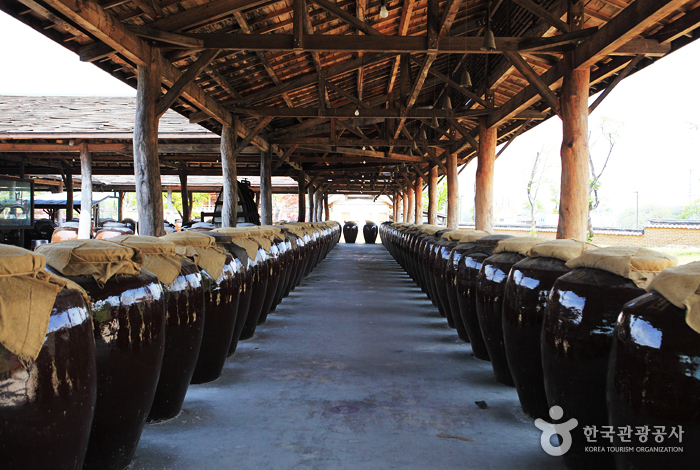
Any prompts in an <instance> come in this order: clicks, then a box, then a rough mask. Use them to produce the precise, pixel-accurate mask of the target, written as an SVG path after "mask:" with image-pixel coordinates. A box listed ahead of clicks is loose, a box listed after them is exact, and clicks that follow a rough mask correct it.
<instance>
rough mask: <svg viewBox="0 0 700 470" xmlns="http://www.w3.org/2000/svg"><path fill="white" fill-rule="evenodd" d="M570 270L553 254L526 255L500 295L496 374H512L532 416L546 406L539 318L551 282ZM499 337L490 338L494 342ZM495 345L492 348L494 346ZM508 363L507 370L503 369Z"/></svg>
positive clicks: (545, 414)
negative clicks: (499, 358)
mask: <svg viewBox="0 0 700 470" xmlns="http://www.w3.org/2000/svg"><path fill="white" fill-rule="evenodd" d="M569 271H571V269H569V268H568V267H567V266H566V261H564V260H560V259H556V258H549V257H544V258H525V259H524V260H522V261H518V262H517V263H515V264H514V265H513V267H512V268H511V270H510V275H509V276H508V281H507V282H506V288H505V293H504V295H503V315H502V332H501V342H500V344H498V345H497V346H498V349H497V350H498V354H499V355H500V357H502V358H503V359H506V357H507V361H503V362H504V363H502V364H501V370H500V371H499V370H497V369H496V368H495V367H494V372H496V376H497V377H498V376H499V372H500V376H501V377H502V378H504V377H507V375H506V374H508V372H509V375H511V376H512V378H513V382H515V388H516V389H517V391H518V398H519V399H520V405H521V406H522V407H523V411H525V413H527V414H528V415H530V416H532V417H533V418H542V419H547V417H548V416H549V411H548V410H549V406H548V405H547V395H546V394H545V391H544V376H543V374H542V356H541V354H540V350H541V347H540V334H541V333H542V318H543V317H544V310H545V306H546V305H547V299H548V298H549V292H550V291H551V289H552V286H553V285H554V282H555V281H556V280H557V278H559V276H562V275H564V274H566V273H568V272H569ZM497 339H498V338H492V340H493V341H492V344H493V345H496V344H497ZM494 349H495V348H494ZM503 367H508V368H509V369H508V371H504V370H502V369H503ZM511 383H512V382H511Z"/></svg>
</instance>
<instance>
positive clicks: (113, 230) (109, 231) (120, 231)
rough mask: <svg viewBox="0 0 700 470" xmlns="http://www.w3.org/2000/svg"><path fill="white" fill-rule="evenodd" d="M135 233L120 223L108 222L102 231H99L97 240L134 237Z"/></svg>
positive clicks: (96, 236)
mask: <svg viewBox="0 0 700 470" xmlns="http://www.w3.org/2000/svg"><path fill="white" fill-rule="evenodd" d="M133 234H134V231H133V230H131V229H130V228H129V227H127V226H126V225H125V224H122V223H120V222H106V223H105V224H104V225H103V226H102V228H101V229H99V230H98V231H97V234H96V235H95V238H96V239H98V240H106V239H108V238H113V237H118V236H120V235H133Z"/></svg>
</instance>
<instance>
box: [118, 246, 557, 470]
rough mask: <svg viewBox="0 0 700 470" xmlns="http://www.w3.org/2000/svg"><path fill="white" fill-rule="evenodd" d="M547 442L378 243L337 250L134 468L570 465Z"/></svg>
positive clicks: (198, 390)
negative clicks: (544, 443) (549, 449)
mask: <svg viewBox="0 0 700 470" xmlns="http://www.w3.org/2000/svg"><path fill="white" fill-rule="evenodd" d="M481 401H484V402H486V404H487V407H486V408H485V409H482V408H480V407H478V406H477V405H476V404H475V402H481ZM539 441H540V431H539V430H538V429H537V428H535V426H534V425H533V423H532V420H530V419H529V418H527V417H526V416H525V415H523V414H522V412H521V411H520V409H519V405H518V400H517V395H516V393H515V389H512V388H508V387H505V386H502V385H499V384H497V383H496V382H495V381H494V380H493V372H492V370H491V366H490V364H489V363H487V362H483V361H479V360H477V359H474V358H473V357H472V356H471V348H470V346H469V345H468V344H465V343H462V342H459V341H458V339H457V334H456V332H455V331H454V330H452V329H450V328H448V326H447V322H446V321H445V320H444V319H443V318H441V317H440V316H439V314H438V313H437V309H436V308H434V307H433V306H432V304H431V303H430V301H429V300H427V297H426V296H425V294H423V293H422V292H421V291H420V289H419V288H418V287H416V285H415V284H414V283H413V282H412V281H411V279H410V278H409V277H408V276H407V275H406V273H405V272H404V271H403V270H402V269H401V268H400V267H399V265H398V264H397V263H396V262H395V261H394V260H393V259H392V258H391V256H390V255H389V253H388V252H387V251H386V249H385V248H384V247H383V246H382V245H381V244H377V245H346V244H339V245H337V246H336V247H335V248H334V249H333V251H331V253H330V254H329V255H328V257H327V258H326V259H325V260H324V261H322V262H321V263H320V264H319V265H318V266H317V267H316V269H315V270H314V271H313V272H312V273H311V275H310V276H309V277H307V278H306V279H304V280H303V281H302V284H301V285H300V286H299V287H297V288H296V290H294V291H293V292H292V294H291V295H290V296H289V297H287V298H286V299H284V301H282V303H281V304H280V305H279V306H278V307H277V310H276V311H275V312H273V313H272V314H271V315H270V316H269V317H268V320H267V322H266V323H265V324H264V325H262V326H260V327H258V331H257V332H256V333H255V337H254V338H253V339H251V340H249V341H245V342H241V343H240V345H239V347H238V351H236V354H235V355H234V356H233V357H231V358H229V360H228V361H227V364H226V369H225V370H224V374H223V376H222V377H221V378H220V379H219V380H217V381H216V382H213V383H210V384H205V385H196V386H192V387H190V390H189V392H188V395H187V399H186V400H185V405H184V410H183V412H182V413H181V414H180V416H178V417H177V418H175V419H173V420H171V421H168V422H166V423H163V424H158V425H147V426H146V429H145V430H144V432H143V436H142V438H141V443H140V444H139V448H138V450H137V452H136V456H135V458H134V462H133V463H132V465H131V467H130V468H131V469H187V470H190V469H348V470H359V469H368V470H369V469H371V470H378V469H386V468H398V469H460V470H464V469H511V468H512V469H516V468H517V469H557V470H561V469H563V468H564V467H563V464H562V463H561V462H560V459H558V458H554V457H550V456H548V455H547V454H545V453H544V451H542V448H541V447H540V443H539Z"/></svg>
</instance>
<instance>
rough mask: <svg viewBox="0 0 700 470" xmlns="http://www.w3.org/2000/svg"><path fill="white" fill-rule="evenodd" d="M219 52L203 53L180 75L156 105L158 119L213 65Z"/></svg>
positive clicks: (209, 51)
mask: <svg viewBox="0 0 700 470" xmlns="http://www.w3.org/2000/svg"><path fill="white" fill-rule="evenodd" d="M219 52H220V51H219V50H217V49H212V50H208V51H205V52H203V53H202V55H200V56H199V58H198V59H197V60H196V61H195V62H194V63H193V64H192V65H191V66H190V67H189V68H188V69H187V71H186V72H185V73H183V74H182V75H180V77H179V78H178V79H177V81H176V82H175V83H174V84H173V86H172V87H170V89H169V90H168V92H167V93H166V94H165V95H163V96H162V97H161V98H160V99H159V100H158V104H157V105H156V115H157V116H158V118H160V117H161V116H162V115H163V114H164V113H165V112H166V111H167V110H168V108H170V106H171V105H172V104H173V103H175V100H177V99H178V98H179V97H180V94H182V91H183V90H184V89H185V87H186V86H187V85H189V84H190V83H192V82H193V81H194V79H195V78H197V77H198V76H199V74H200V73H202V71H203V70H204V69H205V68H207V67H208V66H209V64H211V62H212V61H213V60H214V59H215V58H216V56H217V55H218V54H219Z"/></svg>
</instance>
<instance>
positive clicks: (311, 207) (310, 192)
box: [306, 186, 316, 222]
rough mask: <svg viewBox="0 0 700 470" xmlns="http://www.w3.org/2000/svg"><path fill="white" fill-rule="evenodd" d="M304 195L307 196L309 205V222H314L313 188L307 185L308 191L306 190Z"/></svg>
mask: <svg viewBox="0 0 700 470" xmlns="http://www.w3.org/2000/svg"><path fill="white" fill-rule="evenodd" d="M306 197H307V198H308V200H309V201H308V206H309V222H316V221H315V220H314V215H315V212H314V188H313V186H309V189H308V191H307V192H306Z"/></svg>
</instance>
